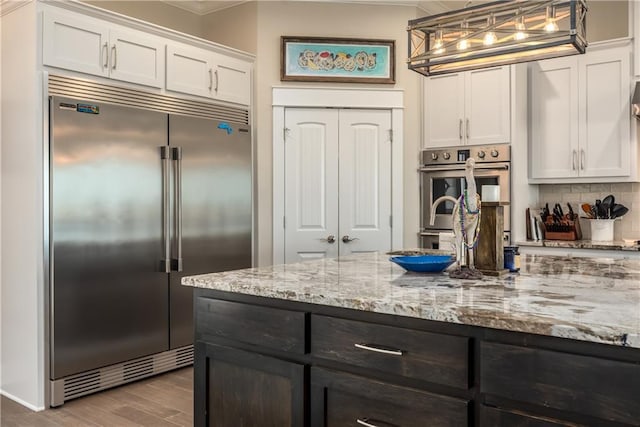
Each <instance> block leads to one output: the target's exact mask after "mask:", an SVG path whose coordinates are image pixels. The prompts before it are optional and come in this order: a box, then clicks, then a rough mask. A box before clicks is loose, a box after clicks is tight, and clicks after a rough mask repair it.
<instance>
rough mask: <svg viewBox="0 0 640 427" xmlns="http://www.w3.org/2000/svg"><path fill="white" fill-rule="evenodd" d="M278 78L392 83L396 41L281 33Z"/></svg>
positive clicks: (307, 80) (282, 79)
mask: <svg viewBox="0 0 640 427" xmlns="http://www.w3.org/2000/svg"><path fill="white" fill-rule="evenodd" d="M281 42H282V46H281V49H280V80H281V81H297V82H334V83H384V84H394V83H395V40H377V39H353V38H325V37H294V36H282V37H281Z"/></svg>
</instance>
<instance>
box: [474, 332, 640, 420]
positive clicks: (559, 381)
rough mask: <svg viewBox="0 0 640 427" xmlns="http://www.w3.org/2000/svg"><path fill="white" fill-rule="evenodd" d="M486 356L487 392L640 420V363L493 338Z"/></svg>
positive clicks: (483, 382) (483, 353) (484, 389)
mask: <svg viewBox="0 0 640 427" xmlns="http://www.w3.org/2000/svg"><path fill="white" fill-rule="evenodd" d="M480 360H481V369H480V384H481V386H480V390H481V392H483V393H490V394H493V395H496V396H503V397H505V398H507V399H510V400H518V401H522V402H527V403H533V404H536V405H540V406H545V407H551V408H555V409H560V410H565V411H570V412H574V413H579V414H585V415H590V416H593V417H598V418H601V419H605V420H611V421H616V422H623V423H629V424H631V425H638V424H637V423H638V420H640V404H638V396H640V363H627V362H620V361H615V360H608V359H601V358H596V357H589V356H581V355H576V354H568V353H562V352H557V351H551V350H541V349H535V348H529V347H520V346H514V345H507V344H498V343H493V342H483V343H482V344H481V356H480ZM488 399H489V400H491V397H488Z"/></svg>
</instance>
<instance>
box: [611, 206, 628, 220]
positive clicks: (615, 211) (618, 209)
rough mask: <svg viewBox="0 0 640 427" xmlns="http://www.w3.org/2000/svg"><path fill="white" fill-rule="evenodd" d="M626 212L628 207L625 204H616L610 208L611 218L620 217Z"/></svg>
mask: <svg viewBox="0 0 640 427" xmlns="http://www.w3.org/2000/svg"><path fill="white" fill-rule="evenodd" d="M627 212H629V209H628V208H627V207H626V206H624V205H618V204H616V205H615V206H614V207H613V208H611V219H615V218H620V217H621V216H623V215H624V214H626V213H627Z"/></svg>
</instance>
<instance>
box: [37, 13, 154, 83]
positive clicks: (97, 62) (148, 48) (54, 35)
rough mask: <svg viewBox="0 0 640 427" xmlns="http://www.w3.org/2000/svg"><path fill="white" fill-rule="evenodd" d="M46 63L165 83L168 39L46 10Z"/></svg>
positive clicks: (44, 47) (117, 76)
mask: <svg viewBox="0 0 640 427" xmlns="http://www.w3.org/2000/svg"><path fill="white" fill-rule="evenodd" d="M43 24H44V25H43V64H44V65H49V66H51V67H58V68H64V69H67V70H71V71H78V72H81V73H87V74H93V75H97V76H102V77H109V78H112V79H116V80H121V81H126V82H130V83H136V84H140V85H145V86H152V87H157V88H160V87H163V86H164V66H165V65H164V42H163V40H162V39H161V38H159V37H154V36H152V35H148V34H146V33H143V32H141V31H135V30H131V29H126V28H122V27H119V26H117V25H115V24H109V23H106V22H103V21H101V20H98V19H93V18H89V17H86V16H83V15H80V14H76V13H72V12H67V11H65V12H57V11H53V10H45V11H44V18H43Z"/></svg>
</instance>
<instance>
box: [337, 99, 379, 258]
mask: <svg viewBox="0 0 640 427" xmlns="http://www.w3.org/2000/svg"><path fill="white" fill-rule="evenodd" d="M339 120H340V135H339V139H340V150H339V155H340V166H339V175H340V188H339V195H340V196H339V199H340V225H339V229H340V240H339V242H338V243H339V246H340V250H339V253H340V255H341V256H342V255H348V254H351V253H358V252H375V251H388V250H390V249H391V137H390V130H391V112H390V111H388V110H341V111H340V118H339Z"/></svg>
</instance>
